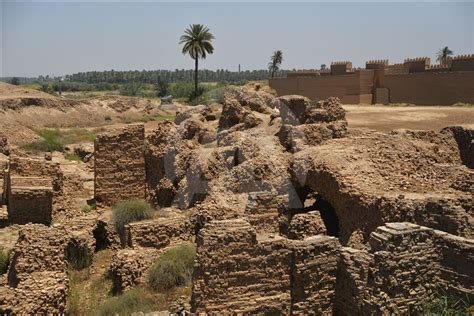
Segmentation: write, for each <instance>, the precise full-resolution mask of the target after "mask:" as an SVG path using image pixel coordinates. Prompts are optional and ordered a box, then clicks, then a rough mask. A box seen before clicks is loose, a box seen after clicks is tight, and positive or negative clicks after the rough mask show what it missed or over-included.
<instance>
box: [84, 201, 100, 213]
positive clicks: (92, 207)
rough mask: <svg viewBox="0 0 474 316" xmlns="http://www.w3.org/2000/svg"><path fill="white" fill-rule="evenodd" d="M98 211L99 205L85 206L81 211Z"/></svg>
mask: <svg viewBox="0 0 474 316" xmlns="http://www.w3.org/2000/svg"><path fill="white" fill-rule="evenodd" d="M95 209H97V205H96V204H95V203H94V204H92V205H84V206H83V207H82V208H81V211H82V212H83V213H90V212H91V211H93V210H95Z"/></svg>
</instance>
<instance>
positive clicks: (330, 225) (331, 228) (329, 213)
mask: <svg viewBox="0 0 474 316" xmlns="http://www.w3.org/2000/svg"><path fill="white" fill-rule="evenodd" d="M314 207H315V209H317V210H319V214H320V215H321V218H322V219H323V222H324V225H325V226H326V231H327V234H328V235H329V236H334V237H339V218H338V217H337V214H336V211H335V210H334V208H333V207H332V205H331V204H330V203H329V202H328V201H326V200H324V199H323V198H322V197H321V195H317V197H316V202H315V203H314Z"/></svg>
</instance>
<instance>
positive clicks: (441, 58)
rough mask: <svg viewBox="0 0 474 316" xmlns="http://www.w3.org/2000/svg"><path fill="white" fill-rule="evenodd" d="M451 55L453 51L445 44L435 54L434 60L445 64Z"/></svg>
mask: <svg viewBox="0 0 474 316" xmlns="http://www.w3.org/2000/svg"><path fill="white" fill-rule="evenodd" d="M452 55H453V51H452V50H450V49H449V48H448V46H445V47H444V48H441V49H440V50H439V51H438V53H437V54H436V61H438V62H439V63H440V64H442V65H446V64H447V63H448V60H449V59H450V58H451V57H450V56H452Z"/></svg>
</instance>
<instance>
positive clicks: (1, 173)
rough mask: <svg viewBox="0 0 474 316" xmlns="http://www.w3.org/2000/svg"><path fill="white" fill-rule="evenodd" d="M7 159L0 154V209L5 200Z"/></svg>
mask: <svg viewBox="0 0 474 316" xmlns="http://www.w3.org/2000/svg"><path fill="white" fill-rule="evenodd" d="M7 176H8V159H7V158H6V157H5V156H3V155H2V154H0V207H1V206H2V205H4V204H6V202H7V201H6V200H7Z"/></svg>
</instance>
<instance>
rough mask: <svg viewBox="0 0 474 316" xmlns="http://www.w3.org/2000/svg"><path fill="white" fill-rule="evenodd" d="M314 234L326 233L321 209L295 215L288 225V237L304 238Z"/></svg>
mask: <svg viewBox="0 0 474 316" xmlns="http://www.w3.org/2000/svg"><path fill="white" fill-rule="evenodd" d="M314 235H326V226H325V225H324V222H323V219H322V218H321V215H320V213H319V211H311V212H308V213H300V214H295V215H293V217H292V218H291V222H290V226H289V227H288V238H290V239H300V240H303V239H305V238H306V237H310V236H314Z"/></svg>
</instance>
